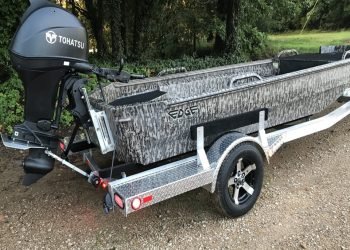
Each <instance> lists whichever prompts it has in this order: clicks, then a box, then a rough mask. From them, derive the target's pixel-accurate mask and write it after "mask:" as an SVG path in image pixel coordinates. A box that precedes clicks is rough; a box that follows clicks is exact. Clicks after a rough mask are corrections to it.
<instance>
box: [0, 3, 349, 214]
mask: <svg viewBox="0 0 350 250" xmlns="http://www.w3.org/2000/svg"><path fill="white" fill-rule="evenodd" d="M31 2H33V3H32V5H31V7H30V8H29V9H28V10H27V11H26V13H25V14H24V16H23V18H22V20H21V24H20V27H19V28H18V30H17V32H16V35H15V37H14V39H13V42H12V45H11V48H10V52H11V59H12V63H13V67H14V68H15V69H16V70H17V72H18V74H19V76H20V78H21V79H22V81H23V85H24V88H25V115H24V123H23V124H20V125H17V126H15V127H14V133H13V135H12V136H8V135H4V134H2V135H1V138H2V141H3V144H4V145H5V146H6V147H8V148H14V149H20V150H28V151H29V154H28V156H27V157H26V158H25V160H24V163H23V168H24V171H25V177H24V181H23V183H24V184H25V185H31V184H33V183H35V182H36V181H38V180H39V179H40V178H42V177H43V176H45V175H46V174H48V173H49V172H51V171H52V170H53V168H54V162H55V161H58V162H60V163H61V164H63V165H64V166H66V167H68V168H70V169H72V170H73V171H75V172H77V173H79V174H80V175H82V176H84V177H85V178H86V179H87V180H88V182H89V183H91V184H92V185H94V186H95V187H98V186H101V187H102V188H104V189H106V190H107V194H106V196H105V200H104V210H105V212H109V211H111V210H113V209H118V210H121V211H122V213H123V214H124V215H125V216H126V215H128V214H130V213H132V212H134V211H138V210H140V209H142V208H145V207H148V206H150V205H153V204H156V203H158V202H161V201H163V200H166V199H169V198H171V197H174V196H176V195H180V194H183V193H185V192H188V191H190V190H193V189H196V188H199V187H204V188H205V189H207V190H208V191H209V192H212V193H215V196H216V201H217V203H218V205H219V207H220V208H221V211H222V212H223V213H224V214H225V215H227V216H231V217H237V216H242V215H244V214H245V213H247V212H248V211H249V210H250V209H251V208H252V207H253V206H254V204H255V202H256V201H257V199H258V197H259V194H260V191H261V187H262V183H263V172H264V170H263V166H264V162H265V161H267V162H268V161H269V159H270V157H272V156H273V154H274V153H275V152H276V151H277V150H278V149H279V148H280V147H281V145H283V144H284V143H287V142H290V141H293V140H296V139H299V138H301V137H304V136H308V135H310V134H313V133H316V132H319V131H322V130H325V129H328V128H329V127H331V126H333V125H334V124H336V123H337V122H339V121H340V120H342V119H344V118H345V117H347V116H348V115H349V114H350V102H348V101H349V98H350V89H349V88H350V60H348V59H347V57H348V55H349V53H348V52H347V51H335V52H334V53H327V54H312V55H310V54H308V55H287V56H286V54H285V53H284V54H283V53H282V54H280V55H279V56H278V57H277V58H275V59H272V60H263V61H257V62H250V63H245V64H237V65H229V66H225V67H218V68H213V69H205V70H201V71H194V72H185V73H178V74H174V75H171V76H159V77H155V78H149V79H145V80H140V79H142V78H143V76H139V75H132V74H128V73H127V72H124V71H122V67H120V69H119V70H115V69H107V68H100V67H97V66H94V65H91V64H89V63H88V61H87V53H88V50H87V49H88V48H87V35H86V31H85V28H84V27H83V26H82V25H81V23H80V22H79V21H78V19H77V18H76V17H74V16H73V15H72V14H70V13H68V12H67V11H65V10H63V9H61V8H60V7H58V6H56V5H54V4H52V3H50V2H48V1H44V0H37V1H31ZM42 20H45V22H43V21H42ZM327 51H328V50H327ZM290 52H291V53H295V51H290ZM290 52H288V53H290ZM328 52H329V51H328ZM164 72H167V71H164ZM164 72H163V73H164ZM79 73H84V74H94V75H96V76H98V78H104V79H106V80H109V81H111V82H112V83H111V84H109V85H108V86H105V87H102V86H100V88H99V90H97V91H95V92H94V93H92V94H91V95H90V96H89V95H88V93H87V91H86V83H87V79H84V78H83V77H82V76H81V75H80V74H79ZM132 79H139V80H135V81H130V80H132ZM129 81H130V82H129ZM339 98H340V99H341V100H342V101H343V102H345V104H343V105H342V106H341V107H339V108H337V109H336V110H334V111H333V112H331V113H330V114H328V115H326V116H323V117H321V118H318V119H315V120H308V121H306V122H302V123H300V124H298V125H294V126H291V127H288V128H285V129H282V130H275V131H273V132H270V133H266V129H268V128H276V126H277V125H282V124H285V123H288V122H291V121H295V120H299V119H304V118H310V117H311V116H312V115H314V114H316V113H318V112H320V111H322V110H324V109H325V108H326V107H327V106H329V105H330V104H331V103H332V102H334V101H336V100H337V99H339ZM66 99H68V101H69V104H68V105H67V106H65V105H64V104H65V101H66ZM64 108H66V109H67V110H68V111H69V112H70V113H71V114H72V115H73V117H74V119H75V123H76V126H75V129H74V131H73V133H72V135H71V137H70V138H69V139H68V140H67V143H66V144H65V143H63V142H62V141H61V138H59V137H58V136H57V134H56V131H57V129H58V127H59V121H60V116H61V113H62V110H63V109H64ZM80 128H81V129H82V131H83V132H84V138H85V139H84V140H83V141H77V140H76V137H77V135H78V133H79V129H80ZM253 133H256V136H255V135H252V134H253ZM93 148H97V149H99V151H100V152H101V153H102V155H104V156H105V157H107V156H106V155H107V153H112V154H113V157H111V158H112V159H108V160H111V167H110V168H107V169H101V168H100V166H99V164H97V163H96V161H95V159H94V154H93V151H92V149H93ZM59 149H61V150H62V151H63V152H62V154H61V155H59V153H58V151H59ZM72 153H79V154H82V155H83V159H84V162H85V163H86V164H87V165H88V166H89V167H90V169H91V171H88V172H86V171H83V170H82V168H80V167H79V166H76V165H74V164H72V162H70V161H69V156H70V155H71V154H72ZM115 162H123V164H118V165H115V164H114V163H115ZM131 169H133V171H131Z"/></svg>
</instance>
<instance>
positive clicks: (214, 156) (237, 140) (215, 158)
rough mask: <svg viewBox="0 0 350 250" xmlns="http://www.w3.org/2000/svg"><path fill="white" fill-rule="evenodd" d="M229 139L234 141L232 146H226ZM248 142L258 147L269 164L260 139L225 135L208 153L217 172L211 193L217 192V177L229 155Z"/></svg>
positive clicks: (214, 173)
mask: <svg viewBox="0 0 350 250" xmlns="http://www.w3.org/2000/svg"><path fill="white" fill-rule="evenodd" d="M228 139H233V140H231V143H230V144H227V145H225V140H228ZM247 142H248V143H252V144H254V145H255V146H256V147H257V149H258V150H259V151H260V153H261V155H262V156H263V158H264V159H265V160H266V161H267V162H268V161H269V157H268V154H267V152H265V150H264V148H263V147H262V145H261V143H260V141H259V139H258V138H254V137H251V136H246V135H244V134H241V133H235V132H234V133H229V134H226V135H224V136H223V137H221V138H220V139H219V140H217V141H216V142H215V143H214V144H213V146H212V147H211V148H210V149H209V151H208V159H209V162H210V165H211V166H213V165H214V164H215V166H214V168H215V170H214V172H213V182H212V184H211V188H210V190H209V191H210V192H211V193H214V192H215V188H216V182H217V177H218V174H219V171H220V168H221V166H222V164H223V162H224V160H225V159H226V157H227V156H228V154H229V153H230V152H231V151H232V150H235V148H236V147H237V146H238V145H240V144H242V143H247ZM223 147H224V148H223ZM220 151H221V152H220Z"/></svg>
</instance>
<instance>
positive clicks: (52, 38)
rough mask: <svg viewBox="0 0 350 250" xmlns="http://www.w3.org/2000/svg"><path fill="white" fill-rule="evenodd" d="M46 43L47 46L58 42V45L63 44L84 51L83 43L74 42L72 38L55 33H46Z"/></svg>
mask: <svg viewBox="0 0 350 250" xmlns="http://www.w3.org/2000/svg"><path fill="white" fill-rule="evenodd" d="M46 41H47V42H48V43H49V44H55V43H56V42H58V43H61V44H65V45H69V46H73V47H76V48H78V49H84V48H85V43H84V42H82V41H79V40H75V39H73V38H69V37H65V36H60V35H57V34H56V33H55V32H53V31H51V30H50V31H48V32H46Z"/></svg>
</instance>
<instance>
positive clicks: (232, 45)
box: [225, 0, 240, 53]
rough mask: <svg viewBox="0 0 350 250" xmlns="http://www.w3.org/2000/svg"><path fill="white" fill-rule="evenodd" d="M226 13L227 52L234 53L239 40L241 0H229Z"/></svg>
mask: <svg viewBox="0 0 350 250" xmlns="http://www.w3.org/2000/svg"><path fill="white" fill-rule="evenodd" d="M226 7H227V13H226V41H225V51H226V53H234V52H235V49H236V41H237V27H238V15H239V9H240V0H227V6H226Z"/></svg>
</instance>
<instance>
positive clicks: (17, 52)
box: [10, 0, 88, 184]
mask: <svg viewBox="0 0 350 250" xmlns="http://www.w3.org/2000/svg"><path fill="white" fill-rule="evenodd" d="M30 3H31V5H30V7H29V8H28V9H27V11H26V12H25V13H24V15H23V17H22V19H21V22H20V25H19V27H18V29H17V31H16V34H15V35H14V37H13V40H12V43H11V46H10V56H11V61H12V65H13V67H14V69H15V70H16V71H17V72H18V75H19V77H20V78H21V80H22V82H23V85H24V92H25V93H24V99H25V106H24V123H23V124H20V125H16V126H15V128H14V134H13V137H14V139H17V140H22V141H26V142H30V143H35V144H40V145H41V146H44V147H46V148H48V149H50V150H51V151H55V150H56V149H57V145H58V138H57V137H56V135H55V130H56V129H57V128H56V127H55V126H53V120H54V115H55V110H56V106H57V98H58V92H59V89H60V84H61V83H62V82H63V81H62V80H63V79H64V78H65V77H66V76H67V74H70V72H71V67H70V66H71V65H73V64H75V63H78V62H83V63H85V62H87V56H88V40H87V34H86V29H85V28H84V27H83V25H82V24H81V23H80V22H79V20H78V19H77V18H76V17H75V16H74V15H73V14H71V13H69V12H67V11H66V10H64V9H62V8H61V7H59V6H57V5H55V4H53V3H51V2H49V1H46V0H31V1H30ZM61 85H62V84H61ZM62 88H64V86H62ZM56 113H59V112H56ZM56 115H57V114H56ZM55 120H57V119H55ZM53 166H54V161H53V160H51V159H49V158H47V157H46V156H45V154H44V150H38V149H35V150H30V152H29V155H28V156H27V158H26V159H25V161H24V169H25V172H26V174H28V175H30V176H31V177H33V175H34V176H35V175H36V177H37V176H38V175H42V176H43V175H45V174H47V173H48V172H50V171H51V170H52V169H53ZM36 177H33V178H31V180H32V181H33V182H35V179H36ZM30 182H31V181H29V182H27V184H28V183H29V184H31V183H30Z"/></svg>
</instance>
